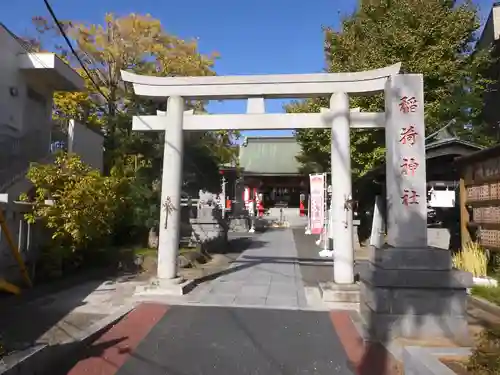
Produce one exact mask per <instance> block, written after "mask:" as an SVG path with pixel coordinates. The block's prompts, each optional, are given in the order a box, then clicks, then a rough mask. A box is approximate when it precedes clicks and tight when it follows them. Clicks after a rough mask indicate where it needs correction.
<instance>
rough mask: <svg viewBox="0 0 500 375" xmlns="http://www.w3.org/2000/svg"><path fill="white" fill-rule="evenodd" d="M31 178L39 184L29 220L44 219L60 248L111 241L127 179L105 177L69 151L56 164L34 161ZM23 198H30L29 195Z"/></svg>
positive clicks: (83, 247) (22, 197)
mask: <svg viewBox="0 0 500 375" xmlns="http://www.w3.org/2000/svg"><path fill="white" fill-rule="evenodd" d="M27 177H28V179H29V180H30V181H31V182H32V183H33V185H34V186H35V195H34V197H32V199H31V201H32V203H33V212H32V213H31V214H27V219H28V220H29V221H31V222H34V221H35V219H36V218H41V219H42V220H43V222H44V223H45V225H46V226H47V228H49V229H50V230H51V231H52V239H53V240H54V242H55V245H56V246H57V247H61V248H68V249H70V251H76V250H80V249H85V248H89V247H90V246H92V245H95V244H99V246H103V245H105V244H106V243H107V238H108V237H109V235H110V234H111V233H112V230H113V227H114V224H115V222H116V220H117V216H119V215H120V208H121V205H123V202H124V197H123V195H122V194H121V191H122V190H124V186H126V185H127V184H128V181H127V179H124V178H117V177H113V176H111V177H106V176H102V175H101V174H100V173H99V171H97V170H94V169H92V168H91V167H89V166H88V165H86V164H84V163H83V162H82V161H81V160H80V159H79V157H78V156H76V155H68V154H65V153H61V154H59V155H58V156H57V158H56V161H55V163H54V164H43V165H42V164H33V165H32V166H31V168H30V169H29V171H28V174H27ZM21 199H22V200H30V199H29V198H28V196H27V195H23V196H21ZM47 199H49V200H51V201H52V204H47V203H46V200H47Z"/></svg>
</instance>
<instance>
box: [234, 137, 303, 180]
mask: <svg viewBox="0 0 500 375" xmlns="http://www.w3.org/2000/svg"><path fill="white" fill-rule="evenodd" d="M300 152H301V147H300V145H299V144H298V143H297V141H296V140H295V137H247V138H246V139H245V141H244V142H243V144H242V145H241V146H240V155H239V166H240V168H242V169H243V171H244V172H243V173H244V174H255V175H299V174H301V173H300V163H299V162H298V161H297V159H296V156H297V155H298V154H299V153H300Z"/></svg>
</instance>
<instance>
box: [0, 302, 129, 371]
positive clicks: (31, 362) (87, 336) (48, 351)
mask: <svg viewBox="0 0 500 375" xmlns="http://www.w3.org/2000/svg"><path fill="white" fill-rule="evenodd" d="M136 306H137V303H135V302H134V303H132V304H128V305H126V306H124V307H122V308H120V309H118V310H116V311H115V312H113V313H112V314H110V315H107V316H106V317H104V318H102V319H101V320H99V321H97V322H95V323H94V324H92V325H91V326H90V327H88V328H87V329H85V330H83V331H81V332H80V333H79V334H78V335H76V336H75V337H74V338H73V339H71V340H67V341H65V342H62V343H60V344H57V345H46V344H35V345H34V346H32V347H30V348H29V349H26V350H23V351H19V352H15V353H12V354H10V355H8V356H6V357H4V358H2V360H1V363H0V375H36V374H44V373H45V372H47V371H48V370H49V368H50V367H51V366H52V365H53V364H55V363H56V362H59V361H63V360H64V359H68V358H73V356H74V355H75V354H76V353H77V352H78V351H79V350H81V349H83V348H84V347H85V346H86V345H87V344H89V343H90V342H92V341H94V340H96V339H97V338H98V337H99V336H100V335H101V334H102V333H103V332H104V331H106V330H107V329H108V328H109V327H110V326H112V325H114V324H115V323H116V322H118V321H119V320H120V319H121V318H122V317H123V316H124V315H126V314H128V313H129V312H130V311H131V310H133V309H134V308H135V307H136Z"/></svg>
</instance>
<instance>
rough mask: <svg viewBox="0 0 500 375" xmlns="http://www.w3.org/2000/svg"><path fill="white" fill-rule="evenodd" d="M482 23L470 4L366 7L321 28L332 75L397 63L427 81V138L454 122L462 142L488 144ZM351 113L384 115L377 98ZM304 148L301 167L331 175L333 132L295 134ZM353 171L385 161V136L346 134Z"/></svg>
mask: <svg viewBox="0 0 500 375" xmlns="http://www.w3.org/2000/svg"><path fill="white" fill-rule="evenodd" d="M478 27H479V23H478V17H477V10H476V8H475V7H474V6H473V5H472V4H471V2H470V1H465V2H463V3H461V4H458V3H457V2H456V1H452V0H398V1H391V0H377V1H374V0H371V1H369V0H364V1H361V2H360V5H359V8H358V9H357V10H356V12H355V13H354V14H353V15H351V16H350V17H347V18H346V19H344V21H343V22H342V28H341V30H340V31H335V30H333V29H331V28H326V29H325V59H326V65H327V70H328V71H329V72H348V71H360V70H369V69H376V68H381V67H384V66H387V65H390V64H394V63H396V62H399V61H401V62H402V71H403V72H406V73H421V74H423V75H424V89H425V106H426V117H425V121H426V131H427V133H428V134H430V133H432V132H433V131H435V130H437V129H439V128H440V127H441V126H443V125H445V124H446V123H448V122H449V121H450V120H452V119H455V120H456V125H455V129H454V130H455V131H456V132H457V133H458V134H459V135H460V136H461V137H462V138H465V139H468V140H470V141H476V142H480V143H483V144H484V143H486V144H488V143H489V142H491V141H492V140H491V139H487V138H485V137H484V136H483V133H484V127H485V125H484V123H483V121H482V117H481V109H482V94H483V93H484V91H485V90H486V88H487V85H488V83H489V81H488V80H487V79H486V78H485V77H484V76H483V74H482V73H483V72H484V70H485V68H486V67H487V66H488V65H489V64H490V63H491V58H490V57H489V54H488V51H478V52H475V53H474V51H473V47H474V43H475V41H476V39H475V33H476V31H477V30H478ZM322 106H323V107H328V100H327V98H319V99H314V100H307V101H305V102H295V103H292V104H291V105H290V106H288V107H287V111H289V112H318V111H319V108H320V107H322ZM351 107H360V108H361V109H362V110H367V111H383V108H384V107H383V97H382V95H378V96H374V97H355V98H351ZM296 137H297V140H298V142H299V143H300V144H301V146H302V148H303V152H302V154H301V156H300V161H302V163H304V164H305V165H306V166H313V167H315V168H316V169H318V168H321V169H328V168H329V153H330V132H329V131H328V130H311V129H304V130H302V129H301V130H297V131H296ZM351 148H352V152H351V155H352V169H353V174H354V176H355V177H356V176H360V175H363V174H364V173H366V172H367V171H369V170H371V169H372V168H373V167H375V166H377V165H379V164H380V163H381V162H383V160H384V157H385V156H384V155H385V150H384V134H383V131H366V130H360V131H351Z"/></svg>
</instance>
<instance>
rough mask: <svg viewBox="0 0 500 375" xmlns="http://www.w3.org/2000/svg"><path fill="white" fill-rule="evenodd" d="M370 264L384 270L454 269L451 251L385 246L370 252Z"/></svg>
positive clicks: (374, 248) (372, 248)
mask: <svg viewBox="0 0 500 375" xmlns="http://www.w3.org/2000/svg"><path fill="white" fill-rule="evenodd" d="M369 253H370V255H369V259H370V262H371V263H373V264H375V265H376V266H377V267H380V268H384V269H395V270H403V269H412V270H415V269H419V270H432V271H440V270H450V269H451V268H452V261H451V253H450V251H449V250H443V249H438V248H432V247H428V248H397V247H391V246H384V247H382V248H376V247H373V246H371V247H370V250H369Z"/></svg>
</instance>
